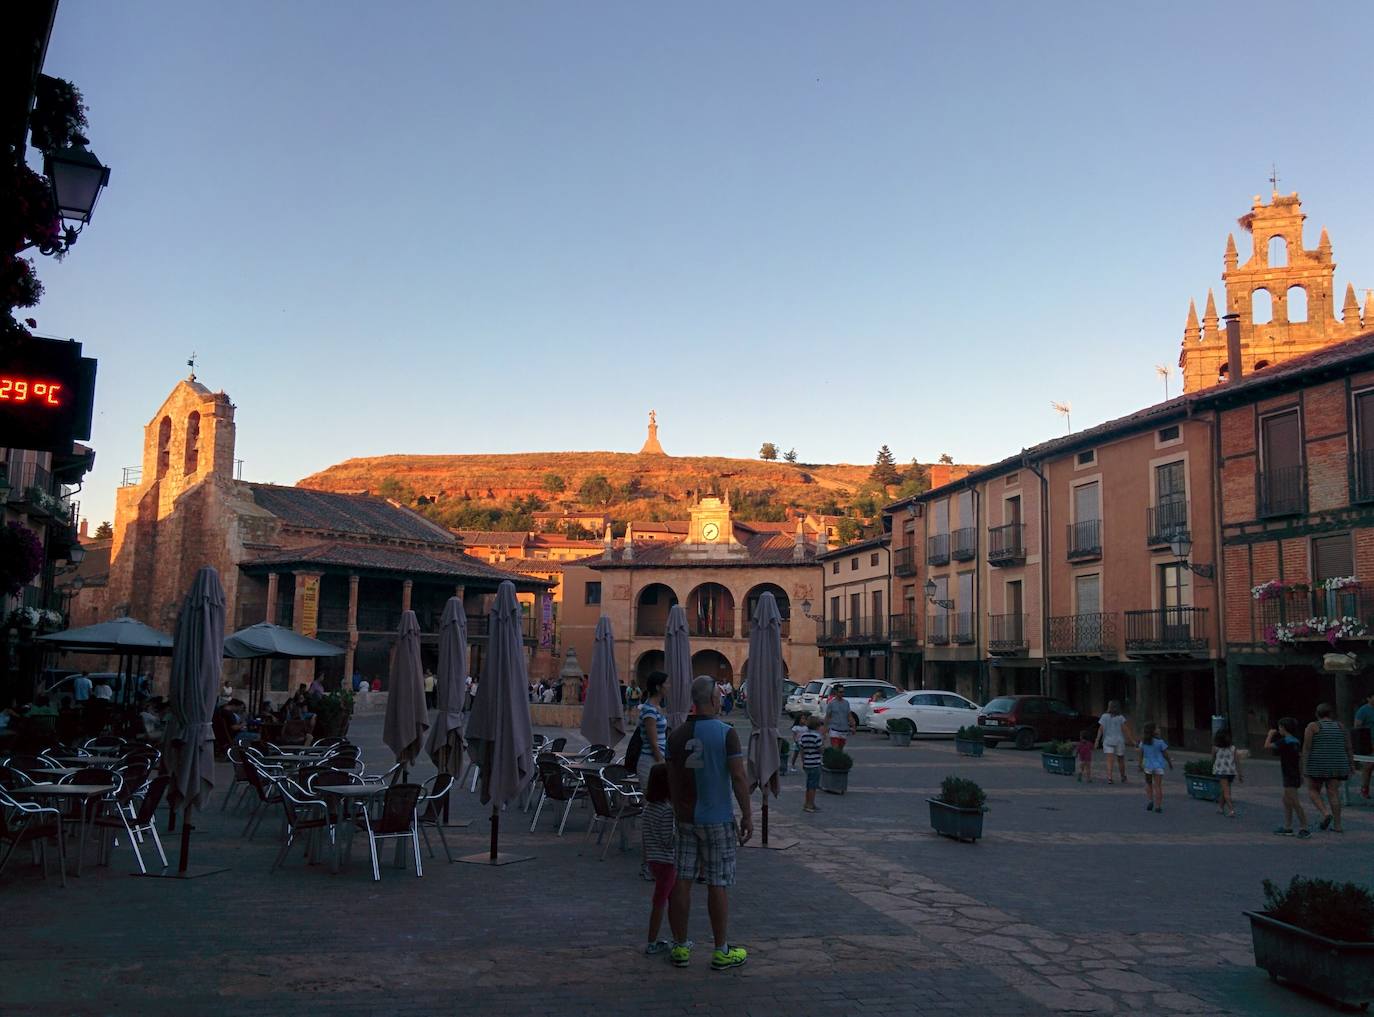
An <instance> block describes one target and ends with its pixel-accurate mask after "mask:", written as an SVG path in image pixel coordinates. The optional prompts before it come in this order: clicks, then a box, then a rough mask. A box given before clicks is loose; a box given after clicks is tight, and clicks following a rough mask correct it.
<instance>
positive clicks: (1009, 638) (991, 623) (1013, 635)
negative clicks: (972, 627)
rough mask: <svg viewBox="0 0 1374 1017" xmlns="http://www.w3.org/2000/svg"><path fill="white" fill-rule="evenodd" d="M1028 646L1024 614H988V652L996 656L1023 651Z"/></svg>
mask: <svg viewBox="0 0 1374 1017" xmlns="http://www.w3.org/2000/svg"><path fill="white" fill-rule="evenodd" d="M1029 647H1030V641H1029V640H1028V639H1027V638H1026V616H1025V615H1024V614H994V615H989V616H988V652H989V653H991V654H994V655H997V656H1010V655H1011V654H1015V653H1024V652H1026V650H1027V649H1029Z"/></svg>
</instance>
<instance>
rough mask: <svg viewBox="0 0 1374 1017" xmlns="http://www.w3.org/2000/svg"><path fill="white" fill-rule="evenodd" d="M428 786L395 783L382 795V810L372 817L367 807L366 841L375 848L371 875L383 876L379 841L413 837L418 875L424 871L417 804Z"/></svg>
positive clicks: (364, 820) (363, 819)
mask: <svg viewBox="0 0 1374 1017" xmlns="http://www.w3.org/2000/svg"><path fill="white" fill-rule="evenodd" d="M424 791H425V789H424V788H423V787H421V786H420V785H419V784H392V785H391V786H390V787H389V788H387V789H386V792H385V793H384V796H383V798H382V809H381V814H380V816H379V817H378V818H377V819H375V820H374V819H373V818H372V817H371V815H370V814H369V813H368V810H367V809H363V810H362V814H361V816H360V819H361V825H362V828H363V830H365V831H366V832H367V845H368V848H369V849H370V850H371V852H372V878H373V880H374V881H375V880H380V879H381V878H382V870H381V866H380V865H379V864H378V861H377V842H378V841H379V840H397V839H402V838H407V837H408V838H410V842H411V848H412V849H413V851H414V855H415V875H417V876H423V875H424V874H425V870H424V865H423V863H422V862H421V861H420V816H419V810H418V805H419V801H420V796H421V795H422V794H424Z"/></svg>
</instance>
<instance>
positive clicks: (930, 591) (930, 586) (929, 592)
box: [926, 579, 954, 611]
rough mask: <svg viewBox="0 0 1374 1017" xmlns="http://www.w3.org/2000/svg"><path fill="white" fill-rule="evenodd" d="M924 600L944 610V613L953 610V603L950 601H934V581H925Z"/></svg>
mask: <svg viewBox="0 0 1374 1017" xmlns="http://www.w3.org/2000/svg"><path fill="white" fill-rule="evenodd" d="M926 600H928V601H930V602H931V603H932V604H934V605H935V606H936V607H942V608H944V609H945V610H946V611H953V610H954V601H952V600H936V599H935V580H934V579H927V580H926Z"/></svg>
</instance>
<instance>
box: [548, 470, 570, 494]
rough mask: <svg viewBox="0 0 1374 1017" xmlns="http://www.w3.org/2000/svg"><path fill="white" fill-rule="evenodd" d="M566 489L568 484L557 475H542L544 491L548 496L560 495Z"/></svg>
mask: <svg viewBox="0 0 1374 1017" xmlns="http://www.w3.org/2000/svg"><path fill="white" fill-rule="evenodd" d="M567 489H568V482H567V481H566V480H564V479H563V478H562V477H560V476H559V475H558V474H557V473H546V474H544V490H545V491H548V492H549V494H562V493H563V492H564V491H566V490H567Z"/></svg>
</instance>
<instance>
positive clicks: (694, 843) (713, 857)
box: [677, 820, 739, 886]
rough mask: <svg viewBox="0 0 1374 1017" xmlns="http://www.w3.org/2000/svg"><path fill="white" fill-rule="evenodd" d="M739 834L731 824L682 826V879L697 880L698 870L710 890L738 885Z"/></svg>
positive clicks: (679, 856)
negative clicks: (711, 887)
mask: <svg viewBox="0 0 1374 1017" xmlns="http://www.w3.org/2000/svg"><path fill="white" fill-rule="evenodd" d="M738 846H739V833H738V832H737V829H736V827H735V824H734V821H733V820H732V821H731V822H729V823H705V824H698V823H678V825H677V871H678V873H679V875H680V877H681V878H682V879H686V880H691V879H695V878H696V874H697V872H698V869H700V872H701V874H702V875H703V876H705V877H706V885H707V886H734V885H735V850H736V848H737V847H738Z"/></svg>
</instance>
